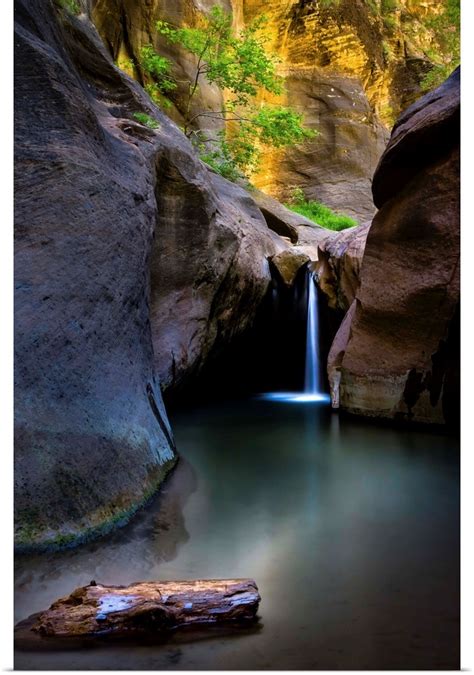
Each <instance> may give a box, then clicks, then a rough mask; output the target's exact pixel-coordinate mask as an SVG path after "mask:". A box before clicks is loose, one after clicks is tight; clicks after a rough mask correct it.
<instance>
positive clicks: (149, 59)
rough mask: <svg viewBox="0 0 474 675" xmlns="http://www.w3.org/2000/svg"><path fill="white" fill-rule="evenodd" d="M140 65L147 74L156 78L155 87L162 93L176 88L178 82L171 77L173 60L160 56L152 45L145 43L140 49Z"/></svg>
mask: <svg viewBox="0 0 474 675" xmlns="http://www.w3.org/2000/svg"><path fill="white" fill-rule="evenodd" d="M140 66H141V67H142V70H143V72H144V73H146V75H148V76H150V77H152V78H153V80H154V84H155V87H156V88H157V89H158V90H159V91H160V92H161V93H162V94H165V93H168V92H170V91H173V89H176V82H174V81H173V80H172V79H171V76H170V69H171V61H169V59H167V58H165V57H164V56H160V54H158V53H157V52H156V51H155V50H154V49H153V46H152V45H145V46H143V47H142V48H141V49H140Z"/></svg>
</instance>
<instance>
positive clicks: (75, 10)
mask: <svg viewBox="0 0 474 675" xmlns="http://www.w3.org/2000/svg"><path fill="white" fill-rule="evenodd" d="M56 4H57V5H59V7H61V8H62V9H65V10H67V11H68V12H70V13H71V14H80V12H81V6H80V5H79V3H78V2H77V0H56Z"/></svg>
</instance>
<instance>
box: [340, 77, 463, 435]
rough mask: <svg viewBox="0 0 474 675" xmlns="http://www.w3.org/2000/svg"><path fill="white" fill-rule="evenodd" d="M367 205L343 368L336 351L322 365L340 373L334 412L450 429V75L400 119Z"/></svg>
mask: <svg viewBox="0 0 474 675" xmlns="http://www.w3.org/2000/svg"><path fill="white" fill-rule="evenodd" d="M440 128H442V129H443V130H444V131H443V136H442V137H440V135H439V133H440ZM427 148H428V150H427ZM385 158H386V163H385ZM405 172H406V173H405ZM374 198H375V201H376V203H377V204H378V205H379V207H380V210H379V212H378V213H377V215H376V217H375V219H374V221H373V223H372V226H371V228H370V230H369V234H368V237H367V243H366V247H365V253H364V259H363V263H362V271H361V283H360V288H359V290H358V292H357V294H356V300H355V303H356V306H355V311H354V316H353V319H352V322H351V325H350V333H349V337H348V341H347V346H346V348H345V352H344V354H343V356H342V360H341V356H340V350H336V349H335V350H333V356H334V354H336V356H337V362H336V360H334V359H333V358H331V359H330V360H329V363H328V372H329V373H332V372H333V371H334V368H339V369H340V373H341V380H340V405H341V407H342V408H344V409H346V410H349V411H351V412H354V413H358V414H362V415H371V416H377V417H385V418H395V419H399V420H407V421H416V422H427V423H447V424H450V425H457V423H458V421H459V253H460V250H459V246H460V227H459V215H460V214H459V72H456V73H454V74H453V75H452V76H451V77H450V78H449V79H448V80H447V82H445V83H444V84H443V85H442V86H441V87H440V88H439V89H437V90H435V91H434V92H432V93H431V94H429V95H427V96H426V97H424V98H423V99H421V100H420V101H418V102H417V103H416V104H414V105H413V106H412V107H411V108H409V109H408V110H407V111H405V113H404V114H403V115H402V117H401V119H400V121H399V123H398V124H397V125H396V127H395V130H394V133H393V137H392V139H391V141H390V143H389V145H388V147H387V150H386V152H385V154H384V156H383V157H382V159H381V162H380V165H379V168H378V171H377V173H376V175H375V177H374ZM340 330H341V331H344V332H345V331H347V326H342V327H341V329H340ZM336 342H338V343H339V342H340V343H342V342H344V340H342V339H341V336H340V335H339V336H336Z"/></svg>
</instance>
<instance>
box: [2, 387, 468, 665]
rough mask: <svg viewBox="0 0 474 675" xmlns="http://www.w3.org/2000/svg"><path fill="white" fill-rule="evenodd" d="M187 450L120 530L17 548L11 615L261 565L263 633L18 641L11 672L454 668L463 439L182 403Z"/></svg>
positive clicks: (317, 416) (308, 411)
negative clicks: (176, 639) (29, 553)
mask: <svg viewBox="0 0 474 675" xmlns="http://www.w3.org/2000/svg"><path fill="white" fill-rule="evenodd" d="M172 422H173V428H174V430H175V435H176V440H177V443H178V448H179V450H180V452H181V455H182V457H183V459H182V460H181V461H180V463H179V464H178V467H177V469H176V471H175V472H174V475H173V476H172V478H171V480H170V481H169V482H168V483H167V485H166V487H165V489H164V490H163V491H162V494H161V495H160V497H159V498H158V499H157V500H156V501H155V502H154V503H153V504H151V505H150V506H149V507H148V508H147V509H146V510H145V511H143V512H142V513H141V514H140V515H138V516H137V518H135V519H134V521H133V522H132V523H130V525H129V526H127V527H126V528H124V529H123V530H120V531H119V532H116V533H115V534H114V535H112V536H110V537H107V538H105V539H102V540H100V541H97V542H95V543H94V544H91V545H89V546H85V547H82V548H80V549H77V550H75V551H68V552H65V553H62V554H55V555H43V556H36V557H28V558H19V559H18V561H17V575H16V608H15V609H16V620H20V619H24V618H25V617H27V616H28V615H29V614H31V613H32V612H35V611H38V610H40V609H44V608H46V607H47V606H48V605H49V604H50V603H51V602H52V601H53V600H54V599H56V598H57V597H59V596H61V595H64V594H66V593H68V592H69V591H71V590H72V589H73V588H74V587H76V586H78V585H81V584H84V583H87V582H89V581H90V579H93V578H94V579H96V580H97V581H98V582H100V583H130V582H132V581H139V580H146V579H186V578H193V577H194V578H206V577H207V578H212V577H247V576H248V577H253V578H255V580H256V581H257V584H258V586H259V589H260V593H261V595H262V603H261V606H260V612H259V615H260V620H261V625H260V630H258V631H255V632H251V633H249V634H239V635H237V636H235V637H230V636H224V637H221V636H216V637H215V638H211V639H208V640H200V641H193V642H189V643H184V642H180V643H177V644H175V643H171V644H165V645H156V646H150V645H148V646H134V647H133V648H130V646H129V647H123V648H121V647H120V646H117V645H114V646H113V647H112V646H109V647H106V646H100V647H97V648H95V649H87V650H76V651H66V650H63V651H55V652H41V653H35V652H27V651H18V652H17V654H16V663H15V665H16V668H42V669H46V668H48V669H55V668H56V669H59V668H61V669H72V668H76V669H91V668H95V669H107V668H115V669H180V670H185V669H213V668H216V669H229V668H230V669H235V668H241V669H265V668H271V669H291V668H293V669H299V668H306V669H318V668H319V669H323V668H324V669H326V668H327V669H337V668H345V669H365V668H414V669H416V668H453V669H454V668H457V667H458V665H459V664H458V661H459V658H458V657H459V654H458V648H459V645H458V633H459V457H458V444H457V441H456V440H454V439H452V438H450V437H448V436H443V435H439V434H438V435H437V434H436V433H434V432H420V431H410V432H408V431H395V430H393V429H390V428H383V427H378V426H373V425H368V424H365V423H361V422H360V421H352V420H348V419H344V418H341V419H339V417H338V416H336V415H334V414H331V412H330V411H329V410H328V409H327V408H326V407H324V406H317V405H316V406H308V405H301V406H299V405H296V404H295V405H288V406H285V405H282V404H281V403H273V402H270V401H262V400H256V401H249V402H238V403H232V404H231V403H228V404H221V405H213V406H208V407H201V408H199V409H194V410H193V411H181V412H179V413H176V414H175V415H174V419H173V420H172Z"/></svg>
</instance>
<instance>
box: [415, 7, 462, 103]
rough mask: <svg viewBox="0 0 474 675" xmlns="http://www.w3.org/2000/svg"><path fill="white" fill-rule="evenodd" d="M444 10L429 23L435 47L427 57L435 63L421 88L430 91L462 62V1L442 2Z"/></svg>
mask: <svg viewBox="0 0 474 675" xmlns="http://www.w3.org/2000/svg"><path fill="white" fill-rule="evenodd" d="M442 5H443V10H442V11H441V12H440V13H439V14H437V15H436V16H434V17H433V18H431V19H430V20H429V21H428V22H427V26H428V28H429V29H430V30H431V31H432V34H433V47H432V48H431V49H430V50H429V51H428V52H427V56H428V57H429V58H430V60H431V61H432V62H433V63H434V66H433V67H432V68H431V69H430V71H429V72H428V73H427V75H426V76H425V77H424V79H423V81H422V83H421V86H422V89H423V90H424V91H430V90H431V89H434V88H435V87H437V86H439V85H440V84H441V83H442V82H444V80H445V79H446V78H447V77H449V75H450V74H451V73H452V71H453V70H454V69H455V68H456V66H458V65H459V61H460V49H461V41H460V23H461V7H460V0H442Z"/></svg>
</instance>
